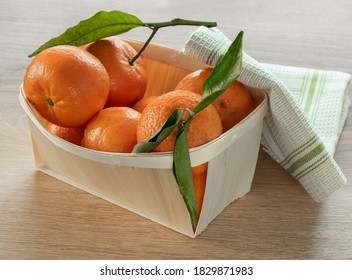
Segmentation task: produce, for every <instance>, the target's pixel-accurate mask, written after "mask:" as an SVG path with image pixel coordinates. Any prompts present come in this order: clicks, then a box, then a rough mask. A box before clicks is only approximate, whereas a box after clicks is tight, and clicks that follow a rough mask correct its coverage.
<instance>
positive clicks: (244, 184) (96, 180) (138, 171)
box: [19, 41, 268, 237]
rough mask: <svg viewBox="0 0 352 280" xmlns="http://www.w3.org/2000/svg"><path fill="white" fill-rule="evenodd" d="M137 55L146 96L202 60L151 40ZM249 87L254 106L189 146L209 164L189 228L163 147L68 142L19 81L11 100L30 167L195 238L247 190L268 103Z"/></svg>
mask: <svg viewBox="0 0 352 280" xmlns="http://www.w3.org/2000/svg"><path fill="white" fill-rule="evenodd" d="M129 42H130V43H131V44H132V45H133V46H134V47H135V48H136V49H138V48H140V47H141V43H139V42H134V41H133V42H131V41H129ZM143 59H144V62H145V63H146V66H147V71H148V75H149V76H148V79H149V84H148V88H147V92H146V96H150V95H160V94H162V93H165V92H167V91H170V90H173V88H174V87H175V86H176V84H177V83H178V81H179V80H181V79H182V78H183V77H184V76H185V75H186V74H188V73H189V72H191V71H194V70H196V69H200V68H202V67H206V66H207V65H204V64H201V63H199V62H196V61H194V60H192V59H191V58H189V57H188V56H186V55H184V54H183V53H182V52H180V51H177V50H173V49H168V48H164V47H161V46H156V45H149V46H148V48H147V49H146V51H145V52H144V53H143ZM250 91H251V94H252V96H253V97H254V99H255V100H256V104H257V106H256V109H255V110H254V111H253V112H252V113H251V114H250V115H249V116H248V117H247V118H246V119H244V120H243V121H242V122H241V123H240V124H238V125H236V126H235V127H233V128H232V129H230V130H229V131H227V132H226V133H224V134H223V135H221V136H220V137H219V138H217V139H215V140H213V141H212V142H209V143H207V144H205V145H203V146H200V147H197V148H193V149H191V150H190V156H191V163H192V166H197V165H199V164H202V163H205V162H209V165H208V177H207V184H206V192H205V197H204V202H203V208H202V212H201V216H200V218H199V222H198V226H197V228H196V230H195V231H194V230H193V229H192V225H191V220H190V217H189V214H188V211H187V208H186V205H185V203H184V201H183V198H182V196H181V194H180V193H179V190H178V186H177V184H176V182H175V179H174V176H173V173H172V153H171V152H166V153H150V154H123V153H106V152H98V151H93V150H89V149H85V148H83V147H79V146H76V145H73V144H71V143H69V142H66V141H65V140H62V139H61V138H59V137H57V136H55V135H53V134H51V133H50V132H49V131H47V130H46V129H45V128H44V127H43V126H42V124H41V123H40V121H39V120H38V119H37V117H36V112H35V110H34V108H32V107H31V105H30V104H29V103H28V102H27V100H26V98H25V95H24V92H23V87H22V86H21V88H20V95H19V99H20V103H21V105H22V107H23V109H24V111H25V112H26V114H27V115H28V118H29V126H30V131H31V135H32V144H33V153H34V158H35V163H36V167H37V169H38V170H40V171H42V172H44V173H47V174H49V175H51V176H53V177H55V178H57V179H59V180H62V181H64V182H66V183H68V184H71V185H72V186H75V187H78V188H80V189H82V190H84V191H87V192H89V193H91V194H93V195H96V196H98V197H101V198H103V199H105V200H107V201H110V202H112V203H114V204H116V205H119V206H121V207H123V208H125V209H128V210H130V211H133V212H135V213H137V214H139V215H141V216H144V217H146V218H148V219H150V220H152V221H155V222H157V223H159V224H162V225H164V226H167V227H169V228H171V229H173V230H176V231H178V232H180V233H183V234H185V235H188V236H190V237H196V236H197V235H198V234H200V233H201V232H202V231H203V230H204V229H205V228H206V227H207V226H208V224H209V223H210V222H211V221H212V220H213V219H214V218H215V217H216V216H217V215H218V214H219V213H220V212H222V211H223V209H224V208H225V207H226V206H227V205H229V204H230V203H231V202H233V201H235V200H236V199H238V198H240V197H242V196H244V195H245V194H246V193H248V192H249V191H250V187H251V183H252V179H253V174H254V170H255V166H256V162H257V158H258V152H259V145H260V138H261V132H262V124H263V118H264V116H265V114H266V112H267V108H268V105H267V97H266V94H265V93H264V92H263V91H262V90H258V89H254V88H250Z"/></svg>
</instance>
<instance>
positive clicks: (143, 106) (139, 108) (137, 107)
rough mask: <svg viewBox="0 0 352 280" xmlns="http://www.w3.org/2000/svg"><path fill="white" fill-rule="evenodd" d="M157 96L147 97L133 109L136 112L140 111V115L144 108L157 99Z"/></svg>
mask: <svg viewBox="0 0 352 280" xmlns="http://www.w3.org/2000/svg"><path fill="white" fill-rule="evenodd" d="M156 98H157V96H149V97H145V98H143V99H141V100H139V101H138V102H136V103H135V104H134V105H133V106H132V108H133V109H135V110H136V111H138V112H139V113H142V112H143V110H144V108H145V107H146V106H147V105H148V104H149V103H150V102H151V101H153V100H154V99H156Z"/></svg>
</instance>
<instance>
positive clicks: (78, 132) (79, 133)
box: [46, 122, 84, 146]
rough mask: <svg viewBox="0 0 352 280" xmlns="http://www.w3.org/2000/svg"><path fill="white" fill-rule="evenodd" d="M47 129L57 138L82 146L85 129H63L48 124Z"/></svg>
mask: <svg viewBox="0 0 352 280" xmlns="http://www.w3.org/2000/svg"><path fill="white" fill-rule="evenodd" d="M46 128H47V129H48V130H49V131H50V132H51V133H53V134H55V135H56V136H58V137H60V138H62V139H64V140H66V141H68V142H71V143H72V144H75V145H78V146H80V145H81V141H82V139H83V135H84V127H62V126H58V125H56V124H53V123H50V122H47V123H46Z"/></svg>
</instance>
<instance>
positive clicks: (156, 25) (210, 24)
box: [128, 18, 217, 66]
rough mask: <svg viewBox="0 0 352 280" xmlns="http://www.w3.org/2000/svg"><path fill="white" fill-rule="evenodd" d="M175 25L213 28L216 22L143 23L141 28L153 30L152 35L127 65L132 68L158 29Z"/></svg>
mask: <svg viewBox="0 0 352 280" xmlns="http://www.w3.org/2000/svg"><path fill="white" fill-rule="evenodd" d="M177 25H191V26H201V25H204V26H206V27H215V26H217V23H216V22H209V21H197V20H188V19H181V18H175V19H173V20H170V21H164V22H154V23H143V26H145V27H148V28H150V29H152V30H153V32H152V34H150V36H149V38H148V40H147V41H146V42H145V43H144V45H143V46H142V48H141V49H140V50H139V52H138V53H137V54H136V55H135V56H134V57H132V58H130V59H128V63H129V64H130V65H131V66H133V64H134V62H135V61H136V60H137V59H138V58H139V57H140V55H141V54H142V53H143V52H144V50H145V49H146V47H147V46H148V45H149V43H150V41H151V40H152V39H153V37H154V36H155V34H156V32H157V31H158V30H159V28H163V27H168V26H177Z"/></svg>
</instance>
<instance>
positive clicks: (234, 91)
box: [175, 68, 254, 132]
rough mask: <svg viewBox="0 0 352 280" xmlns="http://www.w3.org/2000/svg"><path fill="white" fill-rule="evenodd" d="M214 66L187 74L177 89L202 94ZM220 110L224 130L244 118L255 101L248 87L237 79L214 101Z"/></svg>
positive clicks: (216, 107) (250, 110) (252, 107)
mask: <svg viewBox="0 0 352 280" xmlns="http://www.w3.org/2000/svg"><path fill="white" fill-rule="evenodd" d="M212 70H213V69H212V68H203V69H200V70H197V71H194V72H192V73H190V74H188V75H186V76H185V77H184V78H183V79H182V80H181V81H180V82H179V83H178V84H177V86H176V88H175V89H176V90H180V89H182V90H189V91H193V92H195V93H197V94H200V95H201V94H202V88H203V84H204V82H205V80H206V79H207V78H208V77H209V75H210V74H211V72H212ZM213 105H214V107H215V109H216V110H217V111H218V113H219V116H220V118H221V122H222V125H223V128H224V132H225V131H227V130H229V129H230V128H231V127H233V126H234V125H236V124H238V123H239V122H240V121H241V120H243V119H244V118H245V117H246V116H247V115H248V114H249V113H250V112H252V110H253V109H254V102H253V99H252V96H251V94H250V93H249V91H248V89H247V88H246V87H245V86H244V85H243V84H242V83H240V82H238V81H235V82H234V83H233V84H232V85H231V86H230V87H228V88H227V90H225V91H224V92H223V93H222V94H221V95H220V96H219V97H218V98H217V99H216V100H215V101H214V102H213Z"/></svg>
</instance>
